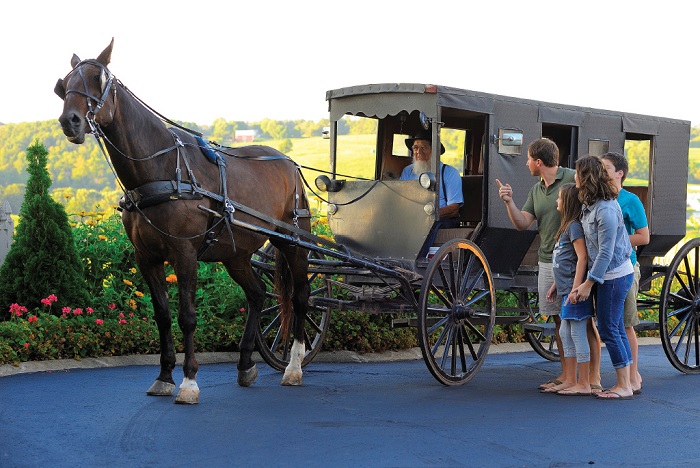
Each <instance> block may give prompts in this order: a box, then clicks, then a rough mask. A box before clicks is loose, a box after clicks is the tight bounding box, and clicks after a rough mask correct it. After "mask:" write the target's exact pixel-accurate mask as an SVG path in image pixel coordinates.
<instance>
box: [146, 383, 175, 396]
mask: <svg viewBox="0 0 700 468" xmlns="http://www.w3.org/2000/svg"><path fill="white" fill-rule="evenodd" d="M173 393H175V384H174V383H170V382H163V381H162V380H156V381H155V382H153V385H151V388H149V389H148V390H147V391H146V395H152V396H172V395H173Z"/></svg>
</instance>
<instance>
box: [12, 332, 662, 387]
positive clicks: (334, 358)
mask: <svg viewBox="0 0 700 468" xmlns="http://www.w3.org/2000/svg"><path fill="white" fill-rule="evenodd" d="M660 344H661V340H660V339H659V338H639V345H640V346H646V345H660ZM528 351H532V347H531V346H530V344H529V343H527V342H524V343H502V344H497V345H493V344H492V345H491V346H490V347H489V354H504V353H523V352H528ZM238 358H239V353H233V352H231V353H197V362H198V363H199V364H218V363H227V362H230V363H235V362H238ZM253 359H254V360H255V361H256V362H264V361H263V360H262V358H261V357H260V355H259V354H258V353H253ZM421 359H423V355H422V354H421V350H420V348H417V347H416V348H410V349H404V350H400V351H387V352H384V353H367V354H360V353H356V352H354V351H327V352H320V353H318V355H317V356H316V357H315V358H314V360H313V362H324V363H329V362H330V363H333V362H399V361H415V360H421ZM183 360H184V354H182V353H178V354H177V362H178V363H179V364H181V363H182V361H183ZM159 365H160V355H158V354H146V355H132V356H110V357H101V358H85V359H80V360H78V359H57V360H54V361H31V362H22V363H20V364H19V366H13V365H11V364H4V365H2V366H0V377H9V376H12V375H18V374H31V373H36V372H65V371H68V370H72V369H99V368H110V367H123V366H159Z"/></svg>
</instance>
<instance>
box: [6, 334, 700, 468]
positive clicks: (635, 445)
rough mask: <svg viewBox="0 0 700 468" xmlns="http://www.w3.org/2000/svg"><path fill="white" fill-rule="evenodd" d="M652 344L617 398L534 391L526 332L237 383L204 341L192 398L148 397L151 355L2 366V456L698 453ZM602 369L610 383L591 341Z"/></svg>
mask: <svg viewBox="0 0 700 468" xmlns="http://www.w3.org/2000/svg"><path fill="white" fill-rule="evenodd" d="M645 342H648V341H645ZM651 343H652V344H648V345H644V346H641V347H640V366H641V370H642V372H643V377H644V384H643V391H642V394H641V395H639V396H637V397H635V399H634V400H628V401H600V400H596V399H595V398H593V397H588V396H585V397H564V396H557V395H550V394H542V393H539V392H538V391H537V389H536V387H537V385H538V384H539V383H541V382H543V381H545V380H548V379H549V378H551V377H554V376H555V375H556V373H557V371H558V366H559V364H558V363H552V362H549V361H545V360H544V359H542V358H541V357H540V356H538V355H537V354H535V353H534V352H533V351H528V349H529V348H528V347H527V345H525V347H522V346H514V345H505V346H504V345H499V346H492V350H491V353H490V354H489V356H488V357H487V358H486V361H485V363H484V365H483V366H482V367H481V369H480V370H479V372H478V373H477V375H476V376H475V377H474V378H473V379H472V380H471V381H470V382H468V383H466V384H465V385H462V386H458V387H444V386H442V385H440V384H439V383H438V382H437V381H435V380H434V379H433V377H432V376H431V375H430V373H429V372H428V370H427V368H426V367H425V364H424V363H423V361H422V359H421V358H420V351H419V350H415V349H414V350H408V351H406V352H399V353H383V354H373V355H357V354H354V353H321V354H320V355H319V356H318V358H317V360H315V361H314V362H312V363H311V364H309V365H308V366H307V367H306V368H305V369H304V383H303V386H301V387H282V386H280V385H279V383H280V379H281V374H280V373H278V372H276V371H274V370H272V369H271V368H270V367H268V366H267V365H265V364H264V363H259V364H258V366H259V370H260V375H259V377H258V380H257V381H256V383H255V384H254V385H253V386H252V387H249V388H241V387H239V386H237V385H236V369H235V359H236V358H237V356H236V355H235V354H233V353H232V354H204V355H201V356H199V360H200V362H201V363H202V365H201V366H200V371H199V374H198V377H197V381H198V383H199V386H200V389H201V399H200V403H199V404H198V405H192V406H188V405H176V404H174V403H173V398H170V397H149V396H146V389H147V388H148V387H149V386H150V384H151V383H152V381H153V379H155V377H156V375H157V373H158V365H157V362H158V361H157V357H156V356H146V357H143V356H139V357H125V358H111V359H100V360H83V361H52V362H51V361H50V362H47V363H28V364H27V365H24V366H21V367H17V368H11V369H8V367H11V366H3V367H0V375H2V377H0V405H1V406H0V467H35V466H37V467H38V466H42V467H45V466H51V467H64V466H65V467H75V466H80V467H93V466H95V467H97V466H100V467H101V466H114V467H146V466H148V467H160V466H163V467H178V466H188V467H200V466H202V467H219V466H222V467H223V466H305V467H307V466H309V467H316V466H318V467H321V466H323V467H328V466H333V467H335V466H353V467H355V466H479V467H481V466H497V467H510V466H537V467H539V466H552V467H576V466H592V465H595V466H599V467H608V466H616V467H630V466H635V467H658V466H674V467H676V466H698V465H699V464H700V454H698V444H697V441H698V433H699V431H700V423H699V422H698V419H696V418H697V417H698V416H699V415H700V401H699V399H698V398H697V395H698V394H700V375H685V374H682V373H680V372H678V371H677V370H675V369H674V368H673V367H672V366H671V364H670V363H669V362H668V361H667V359H666V357H665V355H664V352H663V349H662V348H661V345H660V344H658V343H656V342H654V341H653V340H651ZM178 362H179V363H180V362H181V359H179V360H178ZM602 372H603V384H604V385H608V386H610V385H612V384H613V382H614V371H613V369H612V367H611V366H610V361H609V358H608V355H607V353H606V352H605V351H603V366H602ZM175 376H176V380H179V379H181V378H182V371H181V368H179V367H178V369H176V371H175Z"/></svg>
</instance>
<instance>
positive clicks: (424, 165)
mask: <svg viewBox="0 0 700 468" xmlns="http://www.w3.org/2000/svg"><path fill="white" fill-rule="evenodd" d="M411 170H412V171H413V173H414V174H415V175H418V176H419V175H421V174H422V173H424V172H429V171H430V161H424V160H416V159H414V160H413V168H412V169H411Z"/></svg>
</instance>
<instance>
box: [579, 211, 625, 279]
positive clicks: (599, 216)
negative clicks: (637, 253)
mask: <svg viewBox="0 0 700 468" xmlns="http://www.w3.org/2000/svg"><path fill="white" fill-rule="evenodd" d="M581 224H582V225H583V232H584V234H585V235H586V250H587V252H588V279H591V280H593V281H596V282H598V283H601V284H602V283H603V282H604V278H603V277H604V276H605V273H606V272H608V271H610V270H614V269H617V268H619V267H621V266H623V265H624V263H625V262H628V263H629V266H630V267H631V266H632V263H631V262H630V253H631V252H632V244H630V236H629V234H627V229H626V228H625V223H624V221H623V219H622V209H620V205H619V203H617V200H598V201H597V202H595V203H594V204H593V205H591V206H587V205H583V211H582V212H581Z"/></svg>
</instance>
